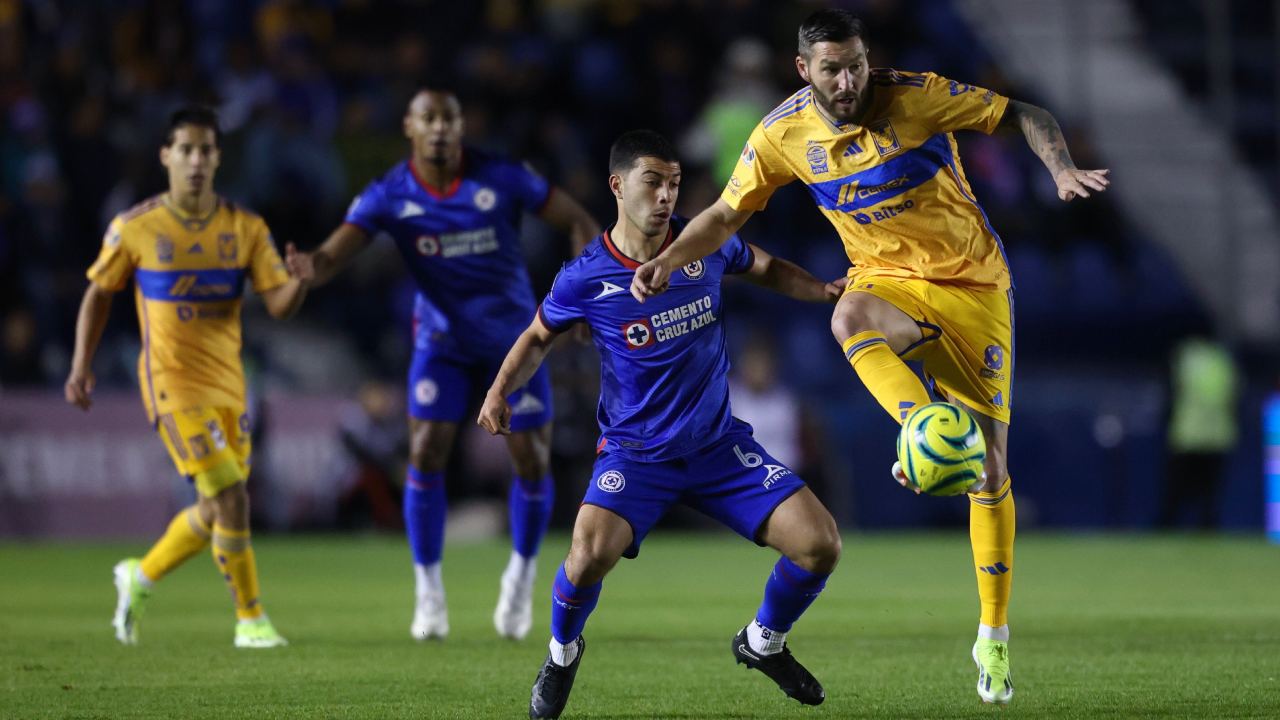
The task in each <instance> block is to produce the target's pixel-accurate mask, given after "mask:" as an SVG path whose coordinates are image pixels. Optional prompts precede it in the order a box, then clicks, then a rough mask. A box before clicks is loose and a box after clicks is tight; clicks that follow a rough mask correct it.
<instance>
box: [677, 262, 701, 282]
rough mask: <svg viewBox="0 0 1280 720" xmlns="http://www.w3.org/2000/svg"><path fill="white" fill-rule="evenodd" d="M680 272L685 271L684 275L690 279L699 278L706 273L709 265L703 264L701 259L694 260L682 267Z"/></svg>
mask: <svg viewBox="0 0 1280 720" xmlns="http://www.w3.org/2000/svg"><path fill="white" fill-rule="evenodd" d="M680 272H682V273H684V276H685V277H687V278H689V279H690V280H697V279H698V278H700V277H702V276H703V275H705V274H706V272H707V266H706V265H705V264H703V262H702V261H701V260H694V261H693V262H691V263H689V264H688V265H685V266H684V267H682V268H680Z"/></svg>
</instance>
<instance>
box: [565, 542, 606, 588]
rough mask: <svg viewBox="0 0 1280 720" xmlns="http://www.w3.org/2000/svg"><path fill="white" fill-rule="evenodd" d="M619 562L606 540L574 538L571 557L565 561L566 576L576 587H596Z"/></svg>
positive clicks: (570, 548)
mask: <svg viewBox="0 0 1280 720" xmlns="http://www.w3.org/2000/svg"><path fill="white" fill-rule="evenodd" d="M617 562H618V555H617V553H613V552H611V551H610V550H609V548H608V546H607V543H605V542H604V538H599V537H597V538H591V537H587V538H583V539H582V540H579V538H576V537H575V538H574V540H573V544H572V545H571V546H570V547H569V557H568V558H566V559H565V561H564V570H565V574H566V575H567V576H568V577H569V582H571V583H573V584H574V585H594V584H596V583H598V582H600V581H601V580H603V579H604V576H605V575H608V574H609V571H610V570H612V569H613V566H614V565H615V564H617Z"/></svg>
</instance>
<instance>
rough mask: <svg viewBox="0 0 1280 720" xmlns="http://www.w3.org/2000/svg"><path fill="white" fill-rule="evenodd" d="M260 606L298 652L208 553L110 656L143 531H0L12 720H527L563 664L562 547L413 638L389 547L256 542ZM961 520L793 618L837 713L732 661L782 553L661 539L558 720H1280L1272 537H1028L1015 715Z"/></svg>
mask: <svg viewBox="0 0 1280 720" xmlns="http://www.w3.org/2000/svg"><path fill="white" fill-rule="evenodd" d="M255 545H256V547H257V550H258V559H259V567H260V571H261V575H262V585H263V591H264V594H263V597H264V599H265V603H266V607H267V609H268V610H269V612H270V613H271V617H272V619H273V620H274V621H275V624H276V626H277V627H278V628H279V629H280V630H281V632H282V633H284V634H285V635H286V636H287V637H288V638H289V639H290V640H291V641H292V643H293V644H292V646H291V647H289V648H286V649H283V650H271V651H237V650H234V649H233V648H232V647H231V639H232V622H233V621H232V615H231V610H230V607H229V605H230V603H229V600H228V598H227V595H226V591H225V589H224V588H223V586H222V583H221V581H220V579H219V578H218V577H217V575H216V574H215V572H214V570H213V566H212V562H211V561H210V560H209V558H208V557H207V556H206V555H204V554H202V555H201V556H200V557H197V558H195V559H193V560H192V561H191V562H189V563H188V564H187V565H186V566H184V567H182V568H180V569H179V570H177V571H176V572H175V573H174V574H173V575H172V576H171V577H169V578H167V579H166V580H165V581H164V582H162V583H161V584H160V585H159V586H158V587H157V591H156V594H155V596H154V598H153V600H152V603H151V605H150V607H149V608H148V613H147V616H146V618H145V622H144V623H143V624H142V626H141V642H142V644H141V645H139V646H138V647H132V648H128V647H122V646H120V645H117V644H116V642H115V640H114V638H113V636H112V632H111V628H110V625H109V620H110V616H111V611H112V608H113V606H114V602H115V591H114V588H113V586H112V584H111V565H112V564H113V563H114V562H115V561H116V560H117V559H118V558H120V557H123V556H125V555H128V554H134V555H136V554H138V553H139V552H140V551H142V550H143V549H144V545H143V544H142V543H133V544H83V545H79V544H40V545H30V544H21V543H17V544H15V543H9V544H5V545H0V578H3V580H0V717H4V718H178V717H181V718H424V717H426V718H437V717H438V718H472V717H474V718H489V717H494V718H513V717H524V716H525V715H526V712H527V704H528V700H529V687H530V685H531V684H532V681H533V677H534V675H535V674H536V672H537V669H538V666H539V664H540V663H541V661H542V658H543V656H544V655H545V653H546V644H545V643H546V639H547V632H548V631H547V615H548V612H549V609H548V605H549V600H547V597H548V592H549V585H550V581H551V578H552V576H553V575H554V572H555V567H556V564H557V563H558V562H559V561H560V560H561V558H562V557H563V554H564V551H565V549H566V545H567V537H565V536H563V535H557V536H552V537H551V538H549V539H548V542H547V545H546V548H545V551H544V553H543V559H542V565H541V569H540V570H541V572H540V576H539V582H538V585H539V587H538V591H537V603H536V606H535V607H536V612H535V618H534V630H533V632H532V633H531V634H530V637H529V639H527V640H525V641H524V642H519V643H513V642H510V641H504V640H501V639H499V638H498V637H497V636H496V635H495V633H494V631H493V629H492V626H491V621H490V615H491V613H492V611H493V604H494V601H495V599H496V596H497V581H498V574H499V572H500V571H501V568H502V566H503V564H504V562H505V558H506V555H507V552H508V550H507V546H506V544H505V543H502V542H497V541H495V542H487V543H475V544H454V545H452V546H450V547H449V548H447V550H446V554H445V580H446V584H447V588H448V596H449V607H450V621H451V624H452V633H451V635H450V637H449V639H448V640H447V641H445V642H443V643H439V642H436V643H425V644H419V643H415V642H413V641H412V640H410V639H409V636H408V625H409V620H410V613H411V600H412V573H411V571H410V566H409V560H408V553H407V550H406V549H405V547H404V545H403V543H402V541H401V540H399V539H398V538H388V537H332V536H321V537H289V538H283V537H261V538H258V539H257V540H256V541H255ZM968 553H969V547H968V542H967V538H966V537H965V536H964V535H963V534H962V533H939V534H929V535H918V534H913V535H898V534H888V535H868V536H861V535H850V536H847V537H846V538H845V555H844V559H843V561H842V563H841V566H840V568H839V569H838V570H837V572H836V574H835V576H834V577H833V578H832V580H831V582H830V584H829V585H828V586H827V590H826V592H825V593H824V594H823V595H822V597H821V598H819V600H818V602H817V603H816V604H815V605H814V607H813V608H812V609H811V610H810V612H809V613H808V614H807V615H806V616H805V617H804V618H803V620H802V621H801V622H800V623H799V624H798V625H797V626H796V629H795V630H794V631H793V633H792V635H791V638H790V642H791V647H792V649H793V651H794V652H795V653H796V656H797V657H798V658H799V659H800V660H801V661H802V662H804V663H805V664H806V665H807V666H808V667H809V668H810V669H811V670H812V671H813V672H814V674H815V675H816V676H817V677H818V678H819V679H820V680H821V681H822V682H823V684H824V685H825V686H826V689H827V702H826V703H825V704H824V705H823V706H821V707H819V708H805V707H801V706H800V705H798V704H797V703H795V702H793V701H791V700H788V699H787V698H785V697H784V696H783V695H782V693H780V692H779V691H778V690H777V689H776V688H775V687H774V686H773V684H772V683H771V682H769V681H768V680H767V679H766V678H764V677H763V676H762V675H759V674H758V673H754V672H748V671H747V670H745V669H743V668H742V667H741V666H736V665H734V664H733V659H732V657H731V656H730V654H729V641H730V639H731V638H732V636H733V635H734V633H735V632H736V631H737V630H738V629H739V627H741V626H742V624H743V623H745V622H746V621H748V620H749V619H750V618H751V617H752V613H753V612H754V610H755V608H756V605H757V604H758V603H759V600H760V594H761V589H762V588H763V584H764V579H765V576H766V574H767V573H768V571H769V568H770V567H771V565H772V563H773V556H772V553H771V552H770V551H768V550H764V549H761V548H755V547H753V546H752V545H750V544H749V543H746V542H744V541H742V540H740V539H737V538H735V537H732V536H727V535H702V534H695V535H688V534H672V533H663V532H662V531H661V529H660V530H659V531H658V532H656V533H655V534H654V536H653V537H651V538H650V540H649V541H648V542H646V544H645V546H644V551H643V553H642V554H641V556H640V558H639V559H638V560H635V561H623V562H622V563H620V565H619V566H618V568H617V569H616V570H615V571H614V574H613V575H612V576H611V577H610V578H609V579H608V580H607V581H606V583H605V590H604V594H603V596H602V598H601V602H600V606H599V608H598V609H597V611H596V613H595V615H594V616H593V617H592V618H591V621H590V623H589V624H588V626H587V630H586V637H587V639H588V642H589V643H590V644H589V646H588V649H587V653H586V655H585V657H584V662H583V665H582V668H581V671H580V672H579V675H578V680H577V685H576V687H575V688H574V692H573V697H572V699H571V700H570V702H569V707H568V710H567V712H566V715H565V717H579V718H739V717H741V718H774V717H780V718H790V717H802V718H862V717H868V718H869V717H875V718H979V717H981V718H990V717H999V718H1002V719H1003V718H1009V719H1012V718H1033V717H1036V718H1071V717H1078V718H1091V719H1097V718H1136V717H1149V718H1211V717H1212V718H1224V717H1231V718H1237V717H1254V718H1264V717H1265V718H1276V717H1280V547H1275V546H1269V545H1267V544H1266V543H1265V542H1264V541H1262V540H1260V539H1253V538H1223V539H1216V538H1199V537H1189V536H1169V537H1159V536H1155V537H1139V536H1058V535H1053V536H1049V535H1035V534H1029V533H1028V534H1024V535H1023V536H1021V537H1019V538H1018V548H1017V553H1018V554H1017V561H1018V564H1017V572H1018V575H1017V582H1016V583H1015V586H1014V598H1013V600H1014V602H1013V610H1012V628H1013V632H1014V635H1013V642H1012V643H1011V647H1010V650H1011V659H1012V665H1013V668H1014V669H1015V672H1014V678H1015V680H1016V685H1017V695H1016V696H1015V698H1014V702H1013V704H1012V705H1010V706H1009V707H1008V708H1007V709H1004V710H1000V709H997V708H994V707H991V706H983V705H981V704H980V702H979V701H978V697H977V694H976V693H975V692H974V690H973V683H974V681H975V679H976V672H975V670H974V668H973V664H972V662H971V661H970V660H969V646H970V644H971V643H972V642H973V636H974V630H975V627H976V615H977V610H976V600H975V590H974V578H973V571H972V570H971V569H970V562H969V557H968Z"/></svg>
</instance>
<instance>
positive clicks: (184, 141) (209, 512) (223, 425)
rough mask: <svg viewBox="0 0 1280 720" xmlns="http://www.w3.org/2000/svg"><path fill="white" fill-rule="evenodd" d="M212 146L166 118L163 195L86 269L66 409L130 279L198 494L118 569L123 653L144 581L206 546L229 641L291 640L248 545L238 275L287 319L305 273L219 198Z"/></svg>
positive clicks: (179, 452)
mask: <svg viewBox="0 0 1280 720" xmlns="http://www.w3.org/2000/svg"><path fill="white" fill-rule="evenodd" d="M218 140H219V134H218V120H217V117H216V116H215V115H214V113H213V111H211V110H208V109H206V108H201V107H187V108H183V109H181V110H178V111H177V112H175V113H174V114H173V116H172V118H171V119H170V122H169V131H168V135H167V137H166V139H165V143H164V145H163V146H162V147H161V148H160V162H161V164H163V165H164V166H165V168H166V169H167V170H168V173H169V190H168V192H166V193H162V194H160V195H157V196H155V197H153V198H151V199H150V200H147V201H145V202H143V203H141V204H139V205H137V206H136V207H134V208H132V209H131V210H128V211H126V212H124V213H122V214H120V215H118V216H117V217H116V218H115V219H114V220H113V221H112V222H111V226H110V227H109V228H108V229H107V234H106V237H105V239H104V240H103V244H102V251H101V253H100V254H99V255H98V259H97V261H96V262H94V264H93V266H92V267H90V268H89V272H88V277H89V289H88V290H86V291H85V295H84V300H83V302H82V303H81V305H80V315H79V318H78V319H77V321H76V345H75V355H74V356H73V358H72V363H71V374H70V376H69V377H68V378H67V383H66V387H65V394H66V399H67V402H69V403H72V404H74V405H77V406H79V407H80V408H82V409H84V410H88V409H89V407H90V405H91V404H92V393H93V386H94V377H93V370H92V366H93V355H94V352H95V351H96V350H97V347H98V341H99V340H101V338H102V329H103V327H104V326H105V324H106V322H107V315H108V313H109V311H110V309H111V299H112V296H113V295H114V294H115V293H116V292H118V291H120V290H123V289H124V287H125V286H126V285H127V284H128V282H129V280H131V279H132V280H133V285H134V298H135V301H136V303H137V307H138V324H139V325H140V326H141V330H142V353H141V356H140V357H139V358H138V379H139V384H140V385H141V389H142V402H143V405H145V406H146V409H147V417H148V419H149V420H150V421H151V423H152V424H153V425H154V427H155V428H156V430H157V432H159V434H160V438H161V439H162V440H163V441H164V444H165V447H166V448H168V450H169V456H170V457H172V458H173V462H174V464H175V465H177V466H178V472H180V473H182V474H183V475H186V476H187V478H188V479H189V480H190V481H191V482H192V483H193V484H194V485H195V488H196V492H197V494H198V500H197V501H196V503H195V504H194V505H191V506H190V507H188V508H185V509H184V510H182V512H180V513H178V515H177V516H176V517H175V518H174V519H173V521H172V522H171V523H170V524H169V528H168V530H166V531H165V533H164V535H163V536H161V538H160V540H159V541H158V542H156V544H155V545H154V546H153V547H152V548H151V550H150V551H149V552H148V553H147V554H146V556H145V557H143V558H142V559H141V560H140V561H139V560H136V559H129V560H123V561H121V562H120V563H118V564H117V565H116V566H115V584H116V589H117V592H118V602H117V606H116V613H115V619H114V620H113V622H112V624H113V625H114V626H115V630H116V639H117V640H119V641H120V642H122V643H124V644H126V645H134V644H136V643H137V642H138V620H139V618H140V617H141V615H142V611H143V609H144V608H145V606H146V601H147V599H148V598H149V597H150V595H151V588H152V585H153V584H154V583H155V582H157V581H159V580H160V579H161V578H163V577H164V576H165V575H167V574H168V573H169V572H170V571H172V570H173V569H174V568H175V567H177V566H178V565H180V564H182V563H183V562H184V561H185V560H187V559H188V558H190V557H192V556H193V555H195V554H196V553H198V552H200V551H201V550H203V549H204V548H205V547H206V546H209V545H212V548H213V559H214V562H215V564H216V565H217V568H218V573H219V574H221V575H222V577H223V579H224V580H226V583H227V586H228V587H229V588H230V590H231V598H232V601H233V603H234V604H235V611H236V617H237V618H238V622H237V624H236V632H235V646H236V647H242V648H269V647H279V646H282V645H286V644H288V643H287V642H286V641H285V639H284V638H283V637H281V636H280V634H279V633H277V632H276V630H275V628H274V627H273V626H272V625H271V621H270V620H268V619H267V615H266V613H265V612H264V611H263V607H262V602H261V600H260V598H259V594H258V571H257V566H256V563H255V560H254V554H253V547H252V546H251V545H250V542H249V495H248V492H247V491H246V489H245V481H246V479H247V478H248V476H249V418H248V416H247V415H246V414H245V386H244V369H243V368H242V367H241V364H240V297H241V294H242V293H243V290H244V285H245V280H246V279H247V280H248V281H249V283H250V284H251V285H252V287H253V289H254V291H256V292H257V293H259V294H260V295H261V296H262V299H263V301H264V303H265V304H266V307H267V311H268V312H269V313H271V315H272V316H273V317H275V318H281V319H283V318H286V317H289V316H290V315H292V314H293V313H294V312H296V311H297V309H298V307H299V306H300V305H301V304H302V300H303V298H304V297H305V295H306V291H307V285H308V283H309V281H310V278H307V277H295V278H291V277H290V276H289V273H288V272H287V271H286V270H285V266H284V263H283V262H282V261H281V259H280V255H279V253H277V252H276V249H275V247H274V245H273V244H272V239H271V233H270V231H268V230H267V226H266V223H264V222H263V221H262V218H261V217H259V216H257V215H255V214H254V213H252V212H249V211H247V210H245V209H244V208H241V207H238V206H236V205H233V204H231V203H229V202H227V201H226V200H224V199H223V198H221V197H219V196H218V195H216V194H215V193H214V191H213V176H214V173H215V172H216V171H217V169H218V162H219V150H218ZM289 252H294V249H293V246H292V245H290V247H289Z"/></svg>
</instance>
